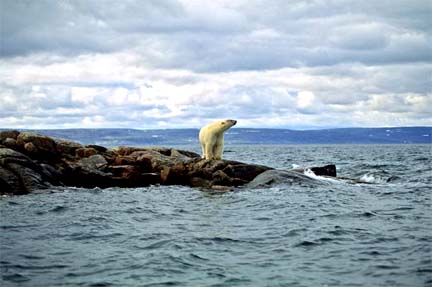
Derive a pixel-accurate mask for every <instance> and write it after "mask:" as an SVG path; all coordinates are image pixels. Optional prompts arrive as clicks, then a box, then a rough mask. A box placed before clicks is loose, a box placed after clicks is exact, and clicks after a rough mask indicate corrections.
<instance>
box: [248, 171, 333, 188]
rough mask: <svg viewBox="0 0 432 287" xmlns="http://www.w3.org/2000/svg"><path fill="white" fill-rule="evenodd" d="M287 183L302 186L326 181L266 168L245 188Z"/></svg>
mask: <svg viewBox="0 0 432 287" xmlns="http://www.w3.org/2000/svg"><path fill="white" fill-rule="evenodd" d="M282 183H283V184H289V185H303V186H311V185H312V186H315V185H322V184H326V182H323V181H319V180H317V179H313V178H311V177H308V176H306V175H304V174H303V173H299V172H296V171H285V170H267V171H265V172H263V173H261V174H259V175H258V176H257V177H256V178H254V179H253V180H252V181H251V182H249V183H248V184H247V185H246V187H247V188H262V187H268V186H272V185H275V184H282Z"/></svg>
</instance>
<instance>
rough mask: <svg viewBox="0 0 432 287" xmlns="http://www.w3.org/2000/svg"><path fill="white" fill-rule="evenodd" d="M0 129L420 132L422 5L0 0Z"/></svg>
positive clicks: (429, 45) (427, 119) (429, 99)
mask: <svg viewBox="0 0 432 287" xmlns="http://www.w3.org/2000/svg"><path fill="white" fill-rule="evenodd" d="M0 25H1V26H0V33H1V39H0V40H1V43H0V128H35V129H52V128H136V129H160V128H199V127H201V126H203V125H204V124H207V123H210V122H212V121H214V120H218V119H235V120H237V121H238V124H237V127H255V128H289V129H314V128H333V127H394V126H425V125H426V126H432V108H431V107H432V91H431V89H432V88H431V87H432V1H431V0H391V1H390V0H381V1H356V0H340V1H336V0H328V1H326V0H307V1H298V0H265V1H264V0H213V1H205V0H202V1H201V0H144V1H139V0H122V1H108V0H98V1H88V0H73V1H72V0H71V1H67V0H63V1H57V0H37V1H32V0H0Z"/></svg>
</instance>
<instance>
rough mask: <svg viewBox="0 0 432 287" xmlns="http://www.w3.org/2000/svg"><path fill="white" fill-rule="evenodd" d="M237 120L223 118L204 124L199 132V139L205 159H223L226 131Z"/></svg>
mask: <svg viewBox="0 0 432 287" xmlns="http://www.w3.org/2000/svg"><path fill="white" fill-rule="evenodd" d="M236 123H237V121H235V120H221V121H216V122H214V123H211V124H209V125H206V126H204V127H203V128H202V129H201V130H200V133H199V140H200V143H201V148H202V157H203V158H204V159H218V160H220V159H222V153H223V145H224V132H225V131H226V130H228V129H229V128H230V127H232V126H233V125H235V124H236Z"/></svg>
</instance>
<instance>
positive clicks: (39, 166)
mask: <svg viewBox="0 0 432 287" xmlns="http://www.w3.org/2000/svg"><path fill="white" fill-rule="evenodd" d="M310 169H311V170H313V171H314V172H315V174H317V175H327V176H334V175H336V168H335V166H334V165H329V166H324V167H313V168H310ZM275 182H293V183H294V182H301V183H302V184H304V183H310V182H313V179H311V178H309V177H306V176H304V175H303V174H301V173H296V172H293V171H291V172H290V171H288V172H284V171H276V170H273V169H272V168H270V167H267V166H262V165H254V164H246V163H242V162H237V161H230V160H205V159H201V157H200V155H198V154H196V153H193V152H189V151H184V150H177V149H172V148H164V147H152V148H136V147H118V148H114V149H107V148H105V147H102V146H98V145H86V146H83V145H81V144H79V143H75V142H72V141H68V140H62V139H53V138H50V137H47V136H43V135H39V134H36V133H30V132H22V133H20V132H17V131H4V132H0V188H1V189H0V194H26V193H29V192H31V191H33V190H35V189H41V188H47V187H51V186H53V185H67V186H77V187H87V188H92V187H101V188H105V187H113V186H119V187H140V186H148V185H150V184H163V185H187V186H192V187H203V188H209V189H214V190H219V191H230V190H232V187H238V186H243V185H246V184H248V185H247V186H250V187H256V186H267V185H269V184H272V183H275Z"/></svg>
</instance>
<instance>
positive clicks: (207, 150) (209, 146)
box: [204, 143, 215, 159]
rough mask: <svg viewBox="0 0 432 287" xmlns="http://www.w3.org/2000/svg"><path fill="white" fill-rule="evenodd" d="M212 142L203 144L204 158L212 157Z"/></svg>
mask: <svg viewBox="0 0 432 287" xmlns="http://www.w3.org/2000/svg"><path fill="white" fill-rule="evenodd" d="M214 145H215V144H214V143H207V144H206V145H205V146H204V158H205V159H214V154H213V148H214Z"/></svg>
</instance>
